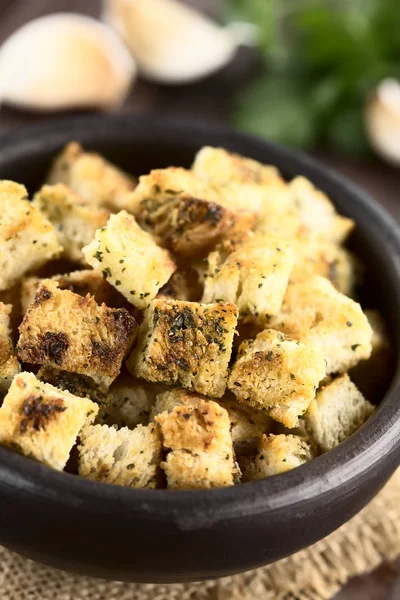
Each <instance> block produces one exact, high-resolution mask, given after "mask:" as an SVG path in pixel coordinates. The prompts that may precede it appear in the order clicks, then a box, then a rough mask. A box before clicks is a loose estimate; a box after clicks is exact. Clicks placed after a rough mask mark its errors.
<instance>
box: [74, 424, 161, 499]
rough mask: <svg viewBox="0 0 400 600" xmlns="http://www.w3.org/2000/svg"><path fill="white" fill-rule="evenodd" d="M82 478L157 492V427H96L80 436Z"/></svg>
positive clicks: (159, 454) (158, 452)
mask: <svg viewBox="0 0 400 600" xmlns="http://www.w3.org/2000/svg"><path fill="white" fill-rule="evenodd" d="M78 450H79V475H82V476H83V477H86V478H87V479H94V480H96V481H102V482H103V483H112V484H114V485H121V486H124V487H130V488H154V487H155V486H156V474H157V468H158V466H159V464H160V460H161V442H160V435H159V432H158V429H157V427H156V426H155V425H154V424H153V423H151V424H150V425H147V426H146V427H145V426H143V425H138V426H137V427H136V428H135V429H133V430H132V429H128V428H127V427H123V428H122V429H117V428H116V427H109V426H108V425H93V426H89V427H85V428H84V429H83V431H82V433H81V435H80V445H79V447H78Z"/></svg>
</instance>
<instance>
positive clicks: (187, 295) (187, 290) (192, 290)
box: [157, 267, 203, 302]
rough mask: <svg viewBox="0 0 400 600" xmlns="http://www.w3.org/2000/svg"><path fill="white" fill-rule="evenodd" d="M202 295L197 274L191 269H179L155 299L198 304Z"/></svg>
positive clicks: (201, 287)
mask: <svg viewBox="0 0 400 600" xmlns="http://www.w3.org/2000/svg"><path fill="white" fill-rule="evenodd" d="M202 295H203V285H202V283H201V281H200V277H199V274H198V272H197V271H196V270H195V269H194V268H192V267H188V268H184V267H183V268H179V269H177V270H176V271H175V273H173V274H172V276H171V278H170V279H169V280H168V282H167V283H166V284H165V285H164V286H163V287H162V288H161V290H160V291H159V292H158V294H157V298H165V299H169V300H185V302H199V300H200V299H201V297H202Z"/></svg>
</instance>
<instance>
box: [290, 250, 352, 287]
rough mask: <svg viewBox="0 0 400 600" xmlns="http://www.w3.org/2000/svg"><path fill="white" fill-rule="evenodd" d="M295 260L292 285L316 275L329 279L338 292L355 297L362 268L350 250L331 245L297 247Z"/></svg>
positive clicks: (291, 275) (291, 276)
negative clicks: (355, 289)
mask: <svg viewBox="0 0 400 600" xmlns="http://www.w3.org/2000/svg"><path fill="white" fill-rule="evenodd" d="M293 247H294V250H295V256H296V260H295V263H294V266H293V269H292V272H291V274H290V280H291V281H292V282H298V281H306V280H307V279H309V278H310V277H312V276H313V275H321V276H322V277H326V278H327V279H329V281H330V282H331V283H332V284H333V285H334V286H335V288H336V289H337V290H338V291H339V292H341V293H342V294H345V296H352V295H353V294H354V288H355V286H356V284H357V283H358V280H359V278H360V277H359V275H360V266H359V264H358V261H357V259H356V258H355V257H354V255H353V254H351V253H350V252H349V251H348V250H346V249H344V248H341V247H340V246H338V245H337V244H332V243H331V242H320V241H312V240H310V239H307V240H306V241H304V242H303V243H297V244H296V243H294V246H293Z"/></svg>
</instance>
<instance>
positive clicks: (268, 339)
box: [228, 329, 325, 428]
mask: <svg viewBox="0 0 400 600" xmlns="http://www.w3.org/2000/svg"><path fill="white" fill-rule="evenodd" d="M324 376H325V360H324V357H323V355H322V354H321V352H320V351H319V350H317V349H316V348H312V347H310V346H307V345H306V344H303V343H301V342H295V341H293V340H290V339H289V338H287V337H286V336H285V335H283V334H281V333H279V332H277V331H273V330H271V329H266V330H265V331H263V332H262V333H260V334H258V336H257V337H256V339H255V340H254V341H250V340H249V341H245V342H243V343H242V344H241V346H240V348H239V354H238V358H237V360H236V362H235V363H234V365H233V367H232V372H231V375H230V377H229V383H228V385H229V388H230V389H231V390H232V392H233V393H234V394H235V396H236V398H237V399H238V400H239V401H240V402H243V403H244V404H248V405H250V406H253V407H254V408H257V409H259V410H266V412H267V413H268V414H269V415H270V416H271V417H272V418H273V419H275V420H276V421H279V422H280V423H283V424H284V425H286V427H290V428H292V427H296V426H297V424H298V419H299V416H301V415H302V414H303V413H304V412H305V411H306V410H307V407H308V405H309V403H310V402H311V400H312V399H313V398H314V397H315V390H316V388H317V386H318V384H319V382H320V381H321V379H322V378H323V377H324Z"/></svg>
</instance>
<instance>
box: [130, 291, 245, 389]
mask: <svg viewBox="0 0 400 600" xmlns="http://www.w3.org/2000/svg"><path fill="white" fill-rule="evenodd" d="M237 315H238V311H237V308H236V306H234V305H233V304H223V303H220V304H198V303H197V302H182V301H179V300H162V299H161V300H153V302H151V303H150V306H149V308H148V309H147V310H146V311H145V314H144V319H143V323H142V325H141V326H140V332H139V340H138V344H137V346H136V349H135V350H134V351H133V353H132V354H131V356H130V357H129V358H128V361H127V367H128V369H129V371H130V372H131V373H132V374H133V375H135V376H136V377H143V379H147V380H148V381H155V382H161V383H166V384H179V385H181V386H182V387H184V388H187V389H189V390H194V391H196V392H198V393H200V394H204V395H205V396H212V397H216V398H218V397H221V396H222V395H223V393H224V391H225V387H226V381H227V377H228V364H229V360H230V356H231V351H232V342H233V336H234V334H235V327H236V323H237Z"/></svg>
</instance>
